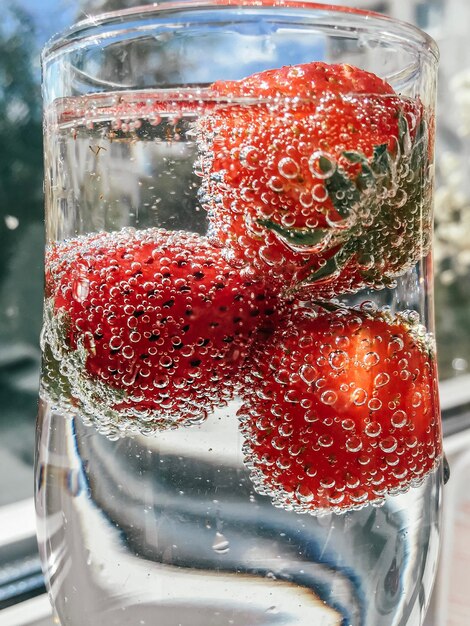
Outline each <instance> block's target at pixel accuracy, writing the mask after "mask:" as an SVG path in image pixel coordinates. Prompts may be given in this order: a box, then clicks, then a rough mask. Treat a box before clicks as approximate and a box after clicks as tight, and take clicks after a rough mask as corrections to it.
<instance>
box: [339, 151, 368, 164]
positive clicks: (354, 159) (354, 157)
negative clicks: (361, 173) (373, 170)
mask: <svg viewBox="0 0 470 626" xmlns="http://www.w3.org/2000/svg"><path fill="white" fill-rule="evenodd" d="M343 156H344V157H346V159H348V161H350V162H351V163H367V162H368V161H367V158H366V157H365V155H364V154H362V153H361V152H356V151H355V150H345V151H344V152H343Z"/></svg>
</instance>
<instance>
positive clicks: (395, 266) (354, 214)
mask: <svg viewBox="0 0 470 626" xmlns="http://www.w3.org/2000/svg"><path fill="white" fill-rule="evenodd" d="M341 156H342V157H343V158H344V159H345V160H346V161H347V162H349V163H351V164H352V165H358V166H360V169H359V172H358V173H357V174H356V176H355V177H350V176H348V174H347V173H346V171H345V170H344V169H343V168H342V167H341V165H339V164H338V163H336V162H334V161H332V160H330V159H329V158H328V157H326V156H321V157H320V159H319V161H318V166H319V168H320V169H321V171H322V172H324V173H328V176H327V177H325V179H324V184H325V188H326V191H327V193H328V196H329V198H330V200H331V203H332V205H333V207H334V209H335V210H336V212H337V213H338V215H339V216H340V217H341V221H340V222H337V224H335V225H332V226H330V227H328V226H327V227H322V228H310V229H309V228H285V227H283V226H281V225H279V224H278V223H276V222H274V221H273V220H258V223H259V224H260V225H261V226H264V227H265V228H267V229H268V230H270V231H271V232H273V233H275V234H276V236H277V237H278V238H279V239H280V240H281V241H283V243H284V244H285V245H287V246H289V247H291V248H292V249H294V250H296V251H299V252H305V253H308V252H312V251H318V252H321V253H323V254H324V253H327V252H328V250H332V249H334V248H337V250H336V251H335V253H334V254H333V255H331V256H328V254H324V256H325V257H326V258H325V259H323V262H322V263H321V264H320V266H319V264H318V259H316V262H315V264H312V266H311V267H309V265H308V264H306V267H305V268H303V270H302V274H303V276H305V278H302V279H301V281H300V282H299V283H298V285H297V287H300V288H302V287H306V286H309V285H315V283H318V282H320V281H328V280H329V279H331V278H333V277H335V276H337V275H338V274H339V273H341V271H343V269H344V268H345V267H346V266H347V265H348V263H350V262H354V264H355V265H356V266H357V267H358V271H359V272H360V275H361V278H362V281H363V283H364V285H365V286H371V287H375V288H377V287H379V288H380V287H384V286H390V287H393V286H394V284H395V279H396V278H397V277H398V276H400V275H402V274H404V273H405V272H406V271H408V270H409V269H410V268H411V267H413V266H414V264H415V263H416V262H417V261H418V260H419V259H420V258H422V257H423V256H425V255H426V254H427V252H428V250H429V247H430V243H431V220H432V205H431V193H432V184H431V175H430V159H429V149H428V125H427V123H426V122H425V120H424V119H421V121H420V122H419V123H418V127H417V128H416V131H415V133H414V136H413V138H412V135H411V132H410V126H409V123H408V120H407V118H406V116H405V115H404V113H403V112H402V111H400V112H399V114H398V137H397V144H396V150H395V151H394V152H391V151H390V149H389V147H388V145H387V144H380V145H377V146H374V148H373V154H372V156H371V157H370V158H368V157H366V156H365V155H364V154H363V153H361V152H359V151H344V152H342V155H341ZM295 289H296V287H294V290H295Z"/></svg>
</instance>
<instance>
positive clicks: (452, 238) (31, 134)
mask: <svg viewBox="0 0 470 626" xmlns="http://www.w3.org/2000/svg"><path fill="white" fill-rule="evenodd" d="M141 3H142V2H136V1H135V0H41V2H38V0H3V1H2V3H1V5H2V7H1V8H2V13H1V19H0V555H1V550H2V549H5V547H8V536H9V535H8V532H7V531H5V533H4V535H3V539H2V534H1V533H2V519H3V520H6V521H4V524H10V525H11V524H13V526H14V525H15V524H16V523H17V521H18V515H19V513H18V511H24V515H25V519H26V518H27V519H28V520H29V521H26V522H25V524H26V526H27V527H28V524H31V521H30V520H31V519H32V518H31V511H32V507H31V497H32V493H33V475H32V467H33V450H34V421H35V417H36V409H37V390H38V376H39V363H40V352H39V346H38V338H39V332H40V326H41V315H42V288H43V279H42V272H43V267H42V258H43V239H44V236H43V192H42V175H43V174H42V129H41V97H40V62H39V54H40V50H41V48H42V46H43V45H44V43H45V42H46V41H47V39H49V37H51V36H52V35H53V34H54V33H56V32H58V31H61V30H63V29H64V28H66V27H67V26H68V25H70V24H72V23H73V22H76V21H78V20H80V19H83V18H84V17H86V16H89V15H93V14H96V13H101V12H105V11H109V10H114V9H119V8H125V7H130V6H136V5H137V4H141ZM329 4H339V5H349V6H355V7H359V8H367V9H371V10H375V11H379V12H382V13H386V14H389V15H392V16H394V17H397V18H400V19H404V20H407V21H409V22H412V23H414V24H416V25H418V26H420V27H421V28H423V29H424V30H426V31H427V32H428V33H430V34H431V35H432V36H433V37H434V38H435V39H436V41H437V42H438V44H439V47H440V49H441V65H440V71H439V97H438V137H437V150H436V155H437V159H436V161H437V162H436V167H437V190H436V222H435V273H436V280H435V283H436V284H435V288H436V295H435V298H436V331H437V341H438V355H439V370H440V379H441V386H442V390H443V394H442V396H443V409H444V419H445V431H446V435H447V442H448V443H447V451H448V455H449V457H450V458H451V460H452V459H453V460H454V462H453V466H454V477H453V479H452V481H451V482H450V483H449V485H448V490H447V504H446V509H445V515H446V524H447V528H448V529H449V533H451V534H452V537H453V536H454V533H457V532H460V533H461V534H460V535H458V536H459V537H460V539H459V542H458V543H457V542H456V541H453V542H450V540H449V542H448V543H445V544H444V549H443V560H444V561H445V562H444V565H443V566H442V568H441V574H440V577H439V583H438V591H437V595H436V597H437V599H436V600H435V606H434V609H433V613H432V616H430V622H429V624H430V625H432V626H464V625H466V624H468V623H470V604H469V605H468V608H467V607H466V606H465V602H466V596H467V595H468V594H467V593H466V592H465V587H463V589H460V587H459V585H462V584H463V581H464V579H465V576H464V577H463V579H462V577H460V578H459V576H457V575H455V576H454V577H455V581H454V582H453V579H452V576H453V575H452V573H449V571H450V570H449V568H450V564H451V563H452V560H454V563H455V559H457V560H458V561H459V562H460V561H462V563H460V565H461V566H462V567H463V568H466V567H467V566H468V565H470V503H469V502H467V500H465V498H463V497H462V495H461V493H462V491H465V490H463V489H460V486H462V487H463V485H465V480H466V478H465V477H466V476H467V475H468V476H469V477H470V469H468V468H470V459H467V456H466V450H467V444H466V442H467V438H466V437H467V432H469V430H468V428H469V427H470V419H469V415H470V413H469V406H470V40H469V38H468V25H469V24H470V3H469V2H468V0H406V1H405V0H354V1H351V2H349V1H348V0H343V1H337V2H336V1H335V0H332V1H331V0H330V2H329ZM466 472H467V474H466ZM21 506H23V508H21ZM19 507H20V508H19ZM2 512H3V517H2ZM28 516H29V517H28ZM3 528H8V527H7V526H3ZM28 528H29V531H31V527H30V526H29V527H28ZM27 532H28V531H27V530H26V531H25V533H26V534H27ZM467 544H468V545H467ZM28 545H29V546H30V547H29V548H27V549H26V548H25V554H26V557H25V558H26V560H27V559H29V561H28V560H27V563H28V565H27V566H24V567H25V568H26V569H24V568H23V569H24V571H23V570H21V571H23V574H24V572H26V574H27V575H26V578H25V576H23V578H21V576H20V575H19V573H18V572H19V571H20V570H16V574H15V576H16V578H13V579H12V577H11V576H12V575H11V562H8V563H7V565H5V567H7V566H8V567H10V570H8V568H7V570H5V568H4V567H3V566H4V564H5V562H6V560H7V559H6V557H5V554H6V552H4V558H3V559H2V558H0V609H1V608H2V607H4V606H8V605H11V604H14V603H16V602H17V600H18V599H21V598H25V597H29V596H31V595H35V594H37V593H39V591H41V590H42V586H41V585H42V582H41V576H40V574H39V571H38V562H37V559H36V557H35V555H34V554H31V553H30V552H31V545H33V544H31V543H30V544H28ZM457 545H458V546H459V550H457V551H456V549H455V548H454V546H457ZM28 550H29V552H28ZM21 558H22V559H23V560H22V561H21V563H23V564H24V562H26V561H25V558H23V557H21ZM465 559H467V560H465ZM17 563H20V559H17ZM2 568H3V569H2ZM28 568H29V569H28ZM5 571H7V573H6V574H5ZM8 572H10V573H9V574H8ZM28 576H29V578H28ZM25 580H28V581H29V583H28V582H27V583H24V581H25ZM15 581H16V582H15ZM21 581H23V586H21V584H20V583H21ZM452 603H453V604H452ZM450 606H452V607H453V608H452V609H449V607H450ZM3 623H5V624H6V622H3V621H2V613H1V612H0V624H3Z"/></svg>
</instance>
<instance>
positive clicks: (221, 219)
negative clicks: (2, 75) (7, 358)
mask: <svg viewBox="0 0 470 626" xmlns="http://www.w3.org/2000/svg"><path fill="white" fill-rule="evenodd" d="M437 56H438V55H437V50H436V47H435V44H434V43H433V41H432V40H431V39H430V38H429V37H427V36H426V35H425V34H424V33H422V32H420V31H419V30H417V29H416V28H414V27H412V26H410V25H407V24H405V23H400V22H397V21H394V20H392V19H389V18H386V17H384V16H380V15H377V14H373V13H368V12H362V11H355V10H351V9H341V8H339V7H337V8H332V7H326V6H321V5H316V4H313V3H310V2H297V1H295V2H294V1H293V2H290V1H288V0H287V1H283V2H276V1H275V0H266V1H263V2H261V3H260V2H255V1H251V0H248V1H244V2H230V1H228V0H227V1H217V0H201V1H199V0H198V1H194V0H190V1H189V2H183V1H181V2H166V3H162V4H161V5H158V6H157V5H149V6H145V7H141V8H138V9H131V10H125V11H120V12H113V13H108V14H105V15H102V16H98V17H93V18H90V19H88V20H85V21H83V22H81V23H79V24H78V25H76V26H75V27H73V28H71V29H70V30H69V31H67V32H66V33H65V34H63V35H62V36H59V37H57V38H55V39H54V40H53V41H52V42H51V43H49V45H48V46H47V47H46V49H45V51H44V54H43V94H44V128H45V194H46V231H47V245H46V275H45V304H44V326H43V332H42V335H41V343H42V351H43V368H42V380H41V393H40V409H39V418H38V424H37V454H36V485H35V488H36V507H37V520H38V540H39V546H40V552H41V557H42V563H43V568H44V573H45V579H46V585H47V589H48V592H49V595H50V599H51V602H52V604H53V607H54V611H55V614H56V617H57V619H58V621H59V622H60V623H61V624H62V625H63V626H83V625H84V624H96V623H99V624H102V626H120V625H124V624H125V625H130V624H132V625H138V624H148V625H150V624H154V623H158V624H161V625H162V626H197V625H198V624H199V625H201V626H209V625H212V626H222V625H224V626H225V625H229V624H234V625H236V626H241V625H244V626H254V625H255V624H256V625H262V624H266V625H267V624H270V625H271V624H272V625H274V624H278V625H279V626H281V625H282V626H288V625H289V626H290V625H292V626H293V625H294V624H299V625H300V624H302V625H306V624H318V625H320V624H321V625H322V626H330V625H331V626H333V625H335V626H340V625H341V626H346V625H347V626H392V625H393V626H405V625H407V626H419V625H420V624H422V622H423V619H424V615H425V611H426V607H427V605H428V600H429V596H430V592H431V588H432V583H433V578H434V573H435V567H436V560H437V554H438V544H439V518H440V513H439V512H440V505H441V485H442V446H441V431H440V414H439V405H438V395H437V373H436V365H435V363H436V357H435V347H434V340H433V296H432V264H431V238H432V190H433V137H434V126H435V123H434V99H435V78H436V65H437Z"/></svg>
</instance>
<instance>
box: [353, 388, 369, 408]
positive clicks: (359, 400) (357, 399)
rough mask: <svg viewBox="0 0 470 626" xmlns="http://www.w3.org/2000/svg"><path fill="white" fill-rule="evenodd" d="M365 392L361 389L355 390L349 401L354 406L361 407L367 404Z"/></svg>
mask: <svg viewBox="0 0 470 626" xmlns="http://www.w3.org/2000/svg"><path fill="white" fill-rule="evenodd" d="M367 397H368V396H367V391H365V390H364V389H362V387H358V388H357V389H355V390H354V391H353V393H352V395H351V399H352V401H353V402H354V404H355V405H356V406H362V405H363V404H365V403H366V402H367Z"/></svg>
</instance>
